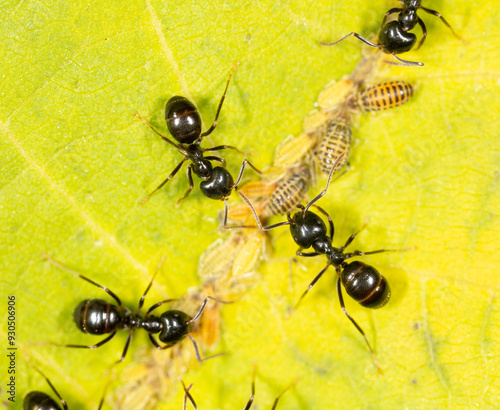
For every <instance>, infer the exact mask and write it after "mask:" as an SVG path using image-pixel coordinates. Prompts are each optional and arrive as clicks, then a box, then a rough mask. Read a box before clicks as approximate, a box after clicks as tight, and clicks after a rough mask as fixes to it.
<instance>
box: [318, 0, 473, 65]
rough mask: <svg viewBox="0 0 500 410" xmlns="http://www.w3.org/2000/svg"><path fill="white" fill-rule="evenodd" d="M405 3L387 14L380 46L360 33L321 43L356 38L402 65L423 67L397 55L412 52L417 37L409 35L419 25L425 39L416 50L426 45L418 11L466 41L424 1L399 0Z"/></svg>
mask: <svg viewBox="0 0 500 410" xmlns="http://www.w3.org/2000/svg"><path fill="white" fill-rule="evenodd" d="M399 1H400V2H401V3H403V7H395V8H392V9H390V10H389V11H388V12H387V13H385V16H384V20H383V21H382V25H381V28H380V32H379V35H378V42H379V43H378V44H374V43H372V42H371V41H369V40H367V39H366V38H364V37H363V36H361V35H360V34H358V33H355V32H351V33H349V34H347V35H345V36H344V37H342V38H341V39H340V40H337V41H334V42H333V43H320V44H322V45H324V46H333V45H335V44H338V43H340V42H341V41H343V40H345V39H346V38H347V37H350V36H354V37H356V38H357V39H359V40H361V41H362V42H363V43H365V44H367V45H369V46H371V47H375V48H380V49H381V50H382V51H384V52H385V53H388V54H392V55H393V56H394V57H395V58H396V59H397V60H398V61H399V62H401V63H402V65H409V66H423V65H424V64H423V63H420V62H418V61H407V60H403V59H401V58H399V57H398V56H397V55H396V54H401V53H406V52H407V51H410V50H411V49H412V48H413V46H414V45H415V42H416V41H417V36H416V35H415V34H413V33H409V31H410V30H413V29H414V28H415V26H416V25H417V23H418V24H419V25H420V27H421V28H422V32H423V37H422V39H421V40H420V42H419V43H418V46H417V48H416V49H415V50H418V49H419V48H420V47H422V44H424V41H425V39H426V37H427V29H426V27H425V24H424V22H423V20H422V19H421V18H420V17H418V15H417V10H418V9H422V10H424V11H425V12H426V13H429V14H432V15H434V16H436V17H439V18H440V19H441V21H442V22H443V23H444V24H445V25H446V26H447V27H448V28H449V29H450V30H451V32H452V33H453V34H454V35H455V37H457V38H458V39H459V40H461V41H464V40H463V39H462V38H460V37H459V36H458V35H457V33H455V31H454V30H453V28H452V27H451V26H450V25H449V23H448V22H447V21H446V20H445V19H444V17H443V16H442V15H441V14H440V13H439V12H437V11H435V10H431V9H428V8H426V7H424V6H422V4H421V3H422V0H399ZM395 13H399V16H398V19H397V20H394V21H391V22H389V23H387V24H386V22H387V18H388V17H389V16H390V15H391V14H395Z"/></svg>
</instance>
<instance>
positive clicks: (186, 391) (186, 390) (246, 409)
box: [181, 368, 299, 410]
mask: <svg viewBox="0 0 500 410" xmlns="http://www.w3.org/2000/svg"><path fill="white" fill-rule="evenodd" d="M298 381H299V379H295V380H294V381H293V382H292V383H291V384H289V385H288V386H287V387H286V388H285V389H284V390H283V391H282V392H281V393H280V394H279V396H278V397H276V399H275V400H274V403H273V406H272V407H271V410H275V409H276V406H277V405H278V401H279V399H280V398H281V396H283V394H284V393H285V392H286V391H287V390H288V389H290V388H291V387H292V386H293V385H294V384H295V383H297V382H298ZM181 383H182V387H184V406H183V410H187V401H188V400H189V402H190V403H191V405H192V406H193V407H194V409H195V410H198V407H197V406H196V403H195V401H194V399H193V396H192V395H191V393H189V391H190V390H191V387H193V384H192V383H191V384H190V385H189V386H187V387H186V385H185V384H184V382H183V381H182V380H181ZM254 397H255V368H254V372H253V377H252V394H251V395H250V397H249V399H248V401H247V404H246V405H245V407H244V408H243V410H250V408H251V407H252V404H253V400H254Z"/></svg>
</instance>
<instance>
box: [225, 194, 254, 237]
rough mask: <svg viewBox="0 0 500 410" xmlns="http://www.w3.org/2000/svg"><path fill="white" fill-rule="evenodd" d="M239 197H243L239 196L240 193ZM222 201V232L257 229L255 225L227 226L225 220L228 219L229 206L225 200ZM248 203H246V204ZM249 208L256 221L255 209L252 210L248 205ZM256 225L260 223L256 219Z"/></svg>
mask: <svg viewBox="0 0 500 410" xmlns="http://www.w3.org/2000/svg"><path fill="white" fill-rule="evenodd" d="M238 193H239V194H240V195H243V194H241V193H240V192H238ZM223 201H224V218H223V220H222V230H223V231H226V230H228V229H239V228H241V229H255V228H257V226H255V225H231V226H229V225H228V224H227V219H228V217H229V205H228V204H227V201H226V198H224V199H223ZM247 203H248V202H247ZM250 208H251V209H252V211H253V212H254V216H255V218H256V219H257V218H258V215H257V213H256V212H255V209H254V208H253V206H252V205H250ZM257 221H258V223H260V219H257Z"/></svg>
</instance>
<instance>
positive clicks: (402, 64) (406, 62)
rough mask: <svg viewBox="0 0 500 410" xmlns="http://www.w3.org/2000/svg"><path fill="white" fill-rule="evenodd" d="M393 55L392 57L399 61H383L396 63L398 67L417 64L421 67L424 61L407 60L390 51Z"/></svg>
mask: <svg viewBox="0 0 500 410" xmlns="http://www.w3.org/2000/svg"><path fill="white" fill-rule="evenodd" d="M390 54H392V55H393V57H394V58H395V59H396V60H398V61H399V62H400V63H401V64H400V63H395V62H394V61H384V63H387V64H391V65H397V66H400V67H407V66H418V67H423V66H424V63H421V62H419V61H409V60H403V59H402V58H400V57H398V56H397V55H396V53H390Z"/></svg>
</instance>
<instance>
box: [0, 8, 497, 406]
mask: <svg viewBox="0 0 500 410" xmlns="http://www.w3.org/2000/svg"><path fill="white" fill-rule="evenodd" d="M231 3H232V2H226V1H218V0H217V1H205V2H203V1H201V2H199V1H193V2H186V1H155V0H148V1H146V2H143V1H128V2H122V1H114V0H108V1H101V0H96V1H92V2H83V1H80V2H76V1H75V2H66V1H52V2H40V1H31V0H28V1H5V2H3V3H2V4H1V5H0V33H1V34H0V39H1V44H2V53H1V54H0V66H1V67H2V70H1V74H2V75H1V76H0V92H1V98H0V102H1V103H0V144H1V146H0V152H1V153H2V154H1V156H2V161H1V164H0V166H1V170H0V175H1V177H0V178H1V179H0V180H1V188H0V218H1V219H0V247H1V248H0V253H1V267H2V275H1V282H0V283H1V301H0V306H2V307H1V309H0V311H1V312H3V313H2V314H1V319H0V323H1V330H0V346H6V342H4V341H5V339H6V334H5V327H6V313H5V311H6V304H7V302H6V295H7V294H9V295H16V297H17V319H18V320H17V335H18V336H17V342H18V346H21V345H23V346H25V347H26V349H27V351H28V352H29V353H30V355H31V357H32V360H33V361H35V362H36V363H37V364H38V365H39V366H40V367H41V368H42V369H43V370H44V371H45V372H46V373H47V374H48V375H49V376H50V377H51V379H52V381H53V383H54V384H55V385H56V386H57V388H58V390H59V391H60V392H61V393H62V394H63V396H64V397H65V398H66V400H67V401H68V402H69V403H70V406H71V408H74V409H83V408H96V405H97V402H98V400H99V399H100V395H101V392H102V383H103V381H102V380H103V379H102V375H103V371H104V368H105V367H107V366H109V365H110V364H111V363H112V362H113V361H114V360H116V359H117V358H118V356H119V354H120V352H121V350H122V346H123V344H124V341H125V335H119V336H117V337H116V338H115V340H114V341H113V342H111V343H109V344H108V345H106V346H104V347H102V348H101V349H99V350H98V351H81V350H73V349H62V348H56V347H51V346H47V345H34V344H33V343H34V342H38V341H60V342H61V343H94V342H95V340H96V338H94V337H91V336H85V335H83V334H81V332H79V331H78V330H77V329H76V327H75V326H74V324H73V323H72V310H73V308H74V306H75V305H76V304H77V302H78V301H79V300H82V299H83V298H85V297H102V294H101V293H100V291H98V289H93V288H92V287H91V286H90V285H88V284H85V283H84V282H83V281H81V280H79V279H77V278H75V277H73V276H72V275H69V274H67V273H64V272H62V271H60V270H57V269H55V268H54V267H53V266H50V265H49V264H48V263H46V262H44V261H43V260H42V259H41V254H42V253H43V252H48V253H50V254H51V255H52V256H54V257H56V258H57V259H58V260H61V261H63V262H64V263H66V264H67V265H69V266H71V267H73V268H77V269H78V270H79V271H81V272H82V273H85V274H87V275H89V276H91V277H92V278H93V279H95V280H97V281H98V282H101V283H103V284H105V285H106V286H108V287H110V288H111V289H113V290H114V291H115V292H116V293H118V294H119V295H120V296H121V297H122V299H123V300H124V302H125V303H127V304H128V305H130V306H135V304H136V303H137V300H138V298H139V295H140V294H141V293H142V291H143V289H144V287H145V286H146V284H147V282H148V280H149V279H150V276H151V274H152V272H153V270H154V266H155V264H156V263H157V261H158V259H159V258H160V257H161V256H162V255H166V257H167V264H166V267H165V268H164V270H163V272H164V273H163V274H162V275H161V276H160V277H158V278H157V280H156V282H155V286H154V288H153V289H152V291H151V294H150V296H149V297H148V300H147V303H146V304H147V305H148V304H150V303H153V302H155V301H157V300H159V299H160V298H164V297H166V296H167V295H169V296H173V297H175V296H182V295H183V294H184V292H185V291H186V289H187V288H188V287H190V286H195V285H196V284H197V261H198V258H199V256H200V254H201V253H202V252H203V251H204V250H205V248H206V247H207V246H208V245H209V244H210V243H212V242H213V241H214V240H215V239H216V238H217V237H218V233H217V229H216V228H217V222H216V218H217V212H218V211H219V210H220V209H221V203H219V202H217V201H211V200H209V199H207V198H205V197H203V196H202V194H201V193H200V191H199V190H198V189H196V190H195V191H194V192H193V193H192V194H191V196H190V197H189V199H187V200H186V201H184V202H183V203H182V206H181V207H180V208H179V209H175V207H174V204H175V201H176V199H177V198H178V197H179V196H180V195H181V194H182V192H184V189H185V188H186V187H187V182H186V178H185V174H184V172H181V173H180V174H179V176H178V177H177V178H176V179H175V180H173V181H171V182H170V183H169V185H168V186H167V187H166V188H165V189H163V190H162V191H161V192H160V193H158V194H157V195H156V196H155V197H153V198H152V199H151V201H150V202H149V203H148V204H147V205H146V206H143V207H141V206H138V205H137V203H138V201H139V200H140V199H141V198H142V197H143V196H144V195H145V194H146V193H147V192H149V191H150V190H151V189H152V188H154V187H155V186H156V185H157V184H158V183H159V182H160V181H161V180H162V177H165V176H166V175H167V174H168V173H169V172H170V171H171V170H172V169H173V168H174V166H175V164H176V163H177V162H178V161H179V160H180V158H181V156H180V154H178V153H176V152H175V150H173V149H172V148H171V147H169V146H166V144H165V143H164V142H162V141H161V140H160V139H159V138H158V137H157V136H156V135H154V134H153V133H152V132H151V131H150V130H149V129H147V127H145V126H144V125H143V124H142V123H140V122H139V121H138V120H137V119H136V118H134V117H133V114H134V113H136V112H137V113H140V114H141V115H143V116H144V117H146V118H148V119H149V120H150V121H151V122H152V123H153V124H154V125H155V126H157V127H158V128H159V129H160V130H162V131H164V130H165V126H164V120H163V107H164V104H165V102H166V101H167V100H168V98H170V97H171V96H172V95H175V94H181V95H185V96H186V97H188V98H190V99H192V100H193V101H194V102H195V103H196V105H197V107H198V108H199V110H200V112H201V115H202V118H203V120H204V123H205V126H208V125H209V124H210V123H211V121H212V119H213V116H214V113H215V110H216V107H217V103H218V100H219V98H220V95H221V92H222V89H223V86H224V84H225V82H226V80H227V76H228V73H229V70H230V68H231V67H232V66H233V64H234V63H235V62H236V61H240V63H241V65H240V67H239V68H238V70H237V72H236V74H235V76H234V79H233V82H232V83H231V86H230V88H229V92H228V95H227V99H226V102H225V104H224V107H223V110H222V114H221V117H220V121H219V125H218V127H217V129H216V131H215V132H214V133H213V134H212V136H211V138H212V141H213V143H215V144H217V145H218V144H223V143H227V144H232V145H235V146H238V147H239V148H240V149H243V150H247V151H252V152H253V153H254V156H253V157H252V162H254V163H255V164H256V165H258V166H260V167H263V166H265V165H269V164H270V163H271V161H272V154H273V152H274V149H275V147H276V145H277V144H278V143H280V142H281V141H282V140H283V139H285V138H286V137H287V136H288V135H289V134H294V135H297V134H298V133H299V132H300V131H301V127H302V120H303V119H304V118H305V116H306V115H307V114H308V113H309V112H310V110H311V109H312V108H313V104H314V102H315V100H316V98H317V96H318V93H319V92H320V91H321V89H322V88H323V87H324V86H325V85H326V83H327V82H329V81H330V80H333V79H339V78H341V77H342V76H343V75H345V74H348V73H350V72H351V71H352V69H353V68H354V67H355V65H356V63H357V62H358V61H359V58H360V53H361V44H360V43H359V42H358V41H356V40H355V39H349V40H347V41H345V42H344V43H343V44H341V45H338V46H336V47H330V48H326V47H321V46H319V45H318V41H329V40H334V39H336V38H338V37H340V36H341V35H343V34H345V33H347V32H349V31H351V30H355V31H358V32H360V33H361V34H363V35H365V36H369V35H370V34H371V33H373V32H374V31H375V30H376V29H377V28H378V25H379V24H380V21H381V19H382V17H383V14H384V12H385V11H386V10H387V9H389V8H390V7H395V6H397V5H398V4H399V3H398V2H393V1H385V0H374V1H361V0H352V1H323V0H322V1H305V0H297V1H262V2H248V3H247V4H246V5H232V4H231ZM242 3H243V2H242ZM426 6H428V7H431V8H434V9H437V10H439V11H440V12H442V14H443V15H444V16H445V17H446V18H447V19H448V21H449V22H450V23H451V24H452V25H453V27H454V28H455V29H456V31H457V32H458V33H460V34H461V35H462V36H463V37H464V38H466V39H467V40H468V41H469V44H468V45H466V46H465V45H463V44H462V43H461V42H460V41H458V40H457V39H456V38H455V37H453V35H452V34H451V33H450V31H449V30H448V29H447V28H446V27H445V26H444V25H443V24H441V22H440V21H439V20H438V19H436V18H434V17H433V16H429V15H426V14H425V13H421V16H422V18H423V19H424V20H425V22H426V24H427V27H428V30H429V36H428V39H427V41H426V44H425V45H424V47H423V48H422V49H421V50H419V51H417V52H411V53H409V54H406V55H405V56H404V57H406V58H408V59H413V60H418V61H424V62H425V67H424V68H398V67H393V68H390V69H389V70H390V71H388V72H387V73H385V76H386V78H389V79H404V80H408V81H411V82H412V83H414V84H416V85H418V91H417V92H416V95H415V96H414V99H413V100H412V101H411V102H410V103H408V104H407V105H405V106H403V107H400V108H398V109H395V110H392V111H388V112H384V113H379V114H376V115H364V116H363V117H362V118H361V119H360V123H359V128H358V129H357V130H356V131H355V133H354V137H355V143H354V148H353V152H352V158H351V165H352V171H351V172H349V173H348V174H347V175H346V176H345V177H344V178H342V180H341V181H339V182H337V183H335V185H334V186H332V188H331V189H330V192H329V193H328V195H327V196H326V197H325V199H323V200H322V202H321V205H322V206H323V207H324V208H326V209H327V210H328V211H329V212H330V213H331V214H332V216H333V218H334V221H335V224H336V228H337V229H336V234H337V240H336V243H339V244H340V243H341V242H343V241H344V240H345V238H346V237H347V236H348V235H349V234H350V233H352V232H353V231H354V230H356V229H357V228H359V227H360V226H361V225H362V224H363V222H364V221H365V220H367V219H369V224H368V228H367V229H366V230H365V231H364V232H363V233H362V234H361V235H360V237H359V239H358V240H357V241H356V243H355V246H356V247H357V248H359V249H366V250H370V249H376V248H380V247H385V248H393V249H397V248H407V247H415V250H413V251H409V252H406V253H395V254H394V253H387V254H381V255H376V256H372V257H367V258H365V260H366V261H367V262H368V263H370V264H372V265H374V266H376V267H377V268H379V269H380V270H381V271H382V272H383V273H384V275H386V276H387V278H388V280H389V281H390V283H391V286H392V289H393V298H392V301H391V303H390V304H389V305H388V306H386V307H384V308H383V309H381V310H379V311H367V309H363V308H360V307H358V306H357V305H356V304H355V303H354V302H352V301H351V300H348V301H347V307H348V309H349V310H350V312H351V313H352V314H353V315H354V317H355V318H356V319H357V320H358V322H359V323H360V324H361V325H362V326H363V328H364V329H365V330H366V331H367V335H368V338H369V339H370V340H371V341H372V342H373V344H374V346H375V348H376V351H377V353H378V359H379V361H380V364H381V367H382V368H383V369H384V375H383V376H379V375H378V374H377V372H376V371H375V369H374V367H373V364H372V362H371V359H370V356H369V354H368V353H367V349H366V346H365V344H364V342H363V340H362V338H361V337H360V335H359V334H358V333H357V332H356V329H355V328H354V327H353V326H352V325H351V324H350V323H349V322H348V320H347V319H346V317H345V316H344V315H343V313H342V312H341V311H340V309H339V306H338V300H337V297H336V295H335V291H334V279H333V274H329V275H328V276H326V277H325V278H324V279H323V280H322V281H321V282H320V283H319V284H318V285H317V288H316V289H315V290H314V291H313V292H312V293H311V294H310V295H309V296H308V298H307V299H306V300H304V303H303V305H302V306H301V308H300V309H299V310H298V311H297V312H296V313H295V314H294V315H293V316H292V318H291V319H290V320H287V321H286V320H285V319H284V315H285V311H286V308H287V307H288V306H289V305H290V304H292V303H293V302H295V301H296V300H297V297H298V296H299V295H300V293H301V292H302V291H303V289H304V288H305V286H306V285H307V283H308V282H309V281H310V280H311V279H312V277H313V276H314V275H315V274H316V272H317V271H319V269H320V268H321V267H322V266H323V264H324V259H323V258H317V259H316V260H311V259H309V260H305V261H302V262H303V263H304V265H305V266H306V268H307V273H306V272H301V271H300V270H299V271H297V272H298V273H297V274H296V275H295V276H294V278H295V282H294V290H293V292H292V293H290V291H289V288H288V259H289V257H290V256H291V255H292V254H293V252H294V251H295V249H296V247H295V245H294V244H293V243H292V241H291V239H290V238H289V236H288V235H287V234H285V235H281V236H280V237H279V239H277V240H276V241H275V243H274V246H275V253H274V254H273V256H272V258H271V260H269V261H268V263H267V264H265V265H262V267H261V269H260V272H261V274H262V281H261V283H260V284H259V285H258V286H257V287H256V288H255V289H254V290H252V291H251V292H250V293H249V294H248V295H247V296H246V297H245V298H244V299H243V300H242V301H241V302H240V303H237V304H234V305H231V306H227V307H224V309H223V316H224V319H225V323H224V330H223V334H222V339H221V343H220V344H219V345H218V346H217V347H216V349H214V351H216V350H226V351H228V352H230V355H228V356H226V357H222V358H219V359H215V360H212V361H210V362H207V363H205V364H203V365H202V366H201V367H200V368H198V369H197V370H195V371H191V372H190V373H188V374H187V375H186V376H185V380H186V381H187V382H194V387H193V395H195V397H196V399H197V403H198V405H199V408H200V409H214V408H224V409H232V408H243V406H244V403H245V402H246V400H247V397H248V394H249V390H250V380H251V372H252V364H253V363H254V362H256V363H257V364H258V377H257V395H256V402H257V403H258V406H259V407H258V408H268V407H270V404H271V402H272V400H273V398H274V397H275V396H276V395H277V394H278V393H279V392H280V391H281V389H282V388H283V387H284V386H286V385H287V384H288V383H289V382H290V381H291V380H292V379H294V378H295V377H297V376H301V377H302V379H301V381H300V382H299V383H298V384H297V386H296V387H295V388H294V389H293V390H292V391H291V392H288V393H287V394H286V395H285V396H284V397H283V399H282V402H281V403H280V406H279V408H283V409H295V408H301V409H308V408H311V409H312V408H314V409H327V408H346V409H350V408H363V409H372V408H373V409H375V408H380V409H388V408H411V409H416V408H425V409H427V408H453V409H456V408H473V407H474V408H476V406H477V408H494V407H495V406H496V404H497V402H498V397H499V393H500V392H499V390H500V389H499V386H500V384H499V377H498V376H499V374H498V368H499V367H500V363H499V357H500V356H499V355H500V352H499V349H498V343H499V342H500V330H499V329H500V323H499V320H500V317H499V300H500V299H499V298H498V292H499V290H500V279H499V277H500V275H499V267H500V256H499V254H498V251H499V245H498V231H499V229H500V223H499V218H498V216H499V215H498V212H499V207H500V198H499V195H498V189H499V180H500V150H499V146H500V143H499V142H498V129H499V121H498V115H499V100H498V92H499V88H500V87H499V78H500V75H499V74H500V73H499V71H498V68H497V67H498V64H499V58H500V56H499V52H498V50H499V47H498V44H499V41H500V36H499V34H498V27H499V26H500V21H499V13H498V7H497V6H496V3H495V2H493V1H487V0H483V1H477V2H470V1H465V0H459V1H455V2H445V1H435V2H430V1H427V2H426ZM416 32H417V34H418V35H419V36H420V31H419V29H417V30H416ZM207 144H209V142H207ZM224 156H225V157H226V158H227V159H228V163H229V169H230V170H231V171H232V172H236V170H237V168H238V164H239V162H240V161H241V156H240V155H238V154H235V153H232V152H227V153H224ZM197 183H198V181H196V184H197ZM321 183H322V182H321ZM319 189H320V188H319V187H317V188H316V190H313V191H311V193H312V192H316V191H317V190H319ZM275 236H276V235H275ZM148 302H149V303H148ZM124 333H125V332H124ZM147 343H149V340H148V339H147V337H146V336H145V334H144V332H138V333H137V334H136V335H135V338H134V340H133V343H132V346H131V351H130V353H129V355H128V359H127V363H130V361H131V360H132V356H133V353H134V350H135V349H136V348H137V347H138V346H140V345H144V344H147ZM4 352H5V350H3V351H2V353H1V357H2V359H1V362H0V363H1V368H0V373H1V375H2V376H1V380H2V385H1V386H0V388H1V390H2V400H5V399H6V396H5V394H4V393H5V384H4V382H3V381H4V380H6V378H5V377H4V376H6V362H5V354H4ZM17 365H18V368H17V370H18V373H17V386H18V396H17V399H18V405H17V406H16V408H19V403H20V399H21V398H22V396H23V395H24V394H25V393H26V392H27V391H29V390H31V389H35V388H36V389H42V390H45V391H49V389H48V387H47V386H46V384H45V383H44V382H43V381H42V380H41V378H40V377H39V376H38V375H37V374H36V373H35V372H34V371H33V370H32V369H31V368H30V366H29V365H27V363H26V362H25V360H24V359H23V357H21V358H18V362H17ZM174 385H175V383H174ZM177 385H178V384H177ZM181 396H182V392H181V391H180V389H177V391H176V392H174V395H173V397H172V398H171V399H170V400H169V401H168V402H166V403H163V404H162V405H161V408H165V409H179V408H181ZM234 402H236V403H237V404H236V405H234V404H233V403H234ZM255 407H256V408H257V405H256V406H255Z"/></svg>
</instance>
